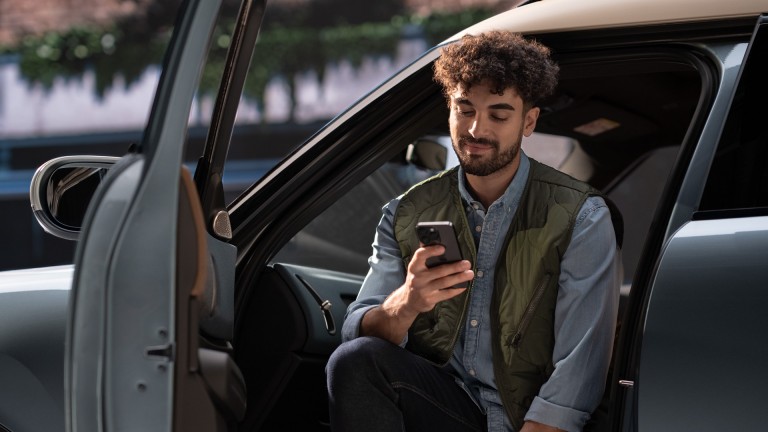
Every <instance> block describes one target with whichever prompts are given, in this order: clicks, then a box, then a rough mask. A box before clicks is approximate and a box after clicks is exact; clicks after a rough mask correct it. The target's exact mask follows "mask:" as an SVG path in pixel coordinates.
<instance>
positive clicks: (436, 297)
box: [360, 245, 475, 344]
mask: <svg viewBox="0 0 768 432" xmlns="http://www.w3.org/2000/svg"><path fill="white" fill-rule="evenodd" d="M443 252H445V248H444V247H443V246H441V245H435V246H424V247H420V248H419V249H417V250H416V252H415V253H414V254H413V258H411V262H410V263H409V264H408V269H407V270H408V271H407V274H406V276H405V283H404V284H403V285H402V286H400V288H398V289H396V290H395V291H394V292H392V294H391V295H390V296H389V297H387V299H386V300H385V301H384V303H382V304H381V306H379V307H376V308H373V309H371V310H370V311H368V312H367V313H366V314H365V316H364V317H363V321H362V323H361V325H360V334H361V335H364V336H377V337H380V338H382V339H386V340H389V341H390V342H392V343H395V344H400V343H401V342H402V341H403V340H404V339H405V336H406V335H407V334H408V329H409V328H410V327H411V324H413V321H414V320H415V319H416V317H417V316H418V315H419V313H422V312H428V311H430V310H432V309H433V308H434V307H435V305H436V304H437V303H439V302H441V301H443V300H448V299H449V298H452V297H455V296H457V295H459V294H461V293H462V292H464V291H465V290H466V288H453V287H454V286H456V285H459V284H461V283H463V282H467V281H470V280H472V278H473V277H474V276H475V275H474V272H473V271H472V264H471V263H470V262H469V261H467V260H463V261H458V262H455V263H450V264H442V265H439V266H436V267H432V268H428V267H427V264H426V261H427V258H430V257H433V256H439V255H442V254H443Z"/></svg>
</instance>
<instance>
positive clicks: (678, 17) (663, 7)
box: [449, 0, 768, 40]
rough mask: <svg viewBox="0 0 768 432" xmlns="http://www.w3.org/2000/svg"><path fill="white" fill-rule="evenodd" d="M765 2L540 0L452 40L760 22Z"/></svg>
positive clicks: (765, 10)
mask: <svg viewBox="0 0 768 432" xmlns="http://www.w3.org/2000/svg"><path fill="white" fill-rule="evenodd" d="M763 12H768V1H766V0H620V1H619V0H578V1H574V0H541V1H539V2H536V3H531V4H528V5H525V6H521V7H518V8H515V9H512V10H510V11H507V12H504V13H501V14H499V15H496V16H494V17H492V18H489V19H487V20H485V21H482V22H480V23H478V24H476V25H474V26H471V27H469V28H467V29H465V30H464V31H462V32H460V33H458V34H456V35H454V36H453V37H451V38H449V40H453V39H457V38H459V37H461V36H462V35H463V34H465V33H469V34H475V33H480V32H483V31H488V30H500V29H503V30H512V31H516V32H521V33H527V34H536V33H543V32H558V31H574V30H589V29H608V28H622V27H637V26H650V25H659V24H669V23H682V22H698V21H708V20H721V19H733V18H745V17H756V16H757V15H760V14H761V13H763Z"/></svg>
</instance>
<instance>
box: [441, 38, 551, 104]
mask: <svg viewBox="0 0 768 432" xmlns="http://www.w3.org/2000/svg"><path fill="white" fill-rule="evenodd" d="M434 70H435V77H434V78H435V81H437V82H438V83H440V84H441V85H442V86H443V93H444V94H445V95H446V97H448V96H449V95H450V92H452V91H454V90H455V89H456V87H458V86H459V85H463V86H464V89H465V91H467V90H469V89H470V87H471V86H472V85H475V84H480V83H482V82H486V83H489V85H490V87H491V91H492V92H493V93H494V94H498V95H501V94H503V93H504V90H505V89H507V88H510V87H514V88H515V89H516V90H517V93H518V94H519V95H520V97H521V98H522V99H523V102H524V104H525V106H526V107H527V108H530V107H532V106H535V105H537V104H538V103H539V102H540V101H541V100H542V99H543V98H545V97H547V96H549V95H551V94H552V93H553V92H554V90H555V86H556V85H557V74H558V72H559V70H560V68H559V67H558V66H557V64H555V62H554V61H552V59H551V58H550V54H549V48H547V47H545V46H544V45H542V44H540V43H538V42H537V41H534V40H528V39H525V38H523V37H522V36H521V35H520V34H519V33H512V32H507V31H490V32H487V33H482V34H479V35H469V34H467V35H464V36H463V37H462V38H461V39H460V40H459V41H458V42H456V43H453V44H450V45H447V46H445V47H444V48H443V49H442V51H441V56H440V58H439V59H437V61H435V65H434Z"/></svg>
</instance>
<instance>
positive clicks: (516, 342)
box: [505, 273, 552, 351]
mask: <svg viewBox="0 0 768 432" xmlns="http://www.w3.org/2000/svg"><path fill="white" fill-rule="evenodd" d="M550 279H552V274H551V273H547V274H545V275H544V279H543V280H542V281H541V282H540V283H539V284H538V285H537V286H536V289H535V290H534V291H533V295H532V296H531V300H530V301H529V302H528V306H527V307H526V308H525V312H523V316H522V318H521V319H520V325H518V326H517V331H516V332H515V333H514V334H512V335H511V336H509V338H508V339H507V340H506V341H505V342H506V343H507V345H508V346H510V347H511V348H512V350H513V351H516V350H517V349H518V348H520V343H521V342H522V341H523V337H524V336H525V333H526V331H527V330H528V326H530V325H531V321H533V316H534V314H535V313H536V309H537V308H538V307H539V304H540V303H541V299H542V298H544V293H545V292H546V290H547V286H549V281H550Z"/></svg>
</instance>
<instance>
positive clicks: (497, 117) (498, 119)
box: [491, 116, 507, 122]
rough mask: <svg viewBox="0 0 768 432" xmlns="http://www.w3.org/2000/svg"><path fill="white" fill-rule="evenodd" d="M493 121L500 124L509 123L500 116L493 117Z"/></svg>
mask: <svg viewBox="0 0 768 432" xmlns="http://www.w3.org/2000/svg"><path fill="white" fill-rule="evenodd" d="M491 119H492V120H494V121H498V122H504V121H507V118H506V117H499V116H491Z"/></svg>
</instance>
